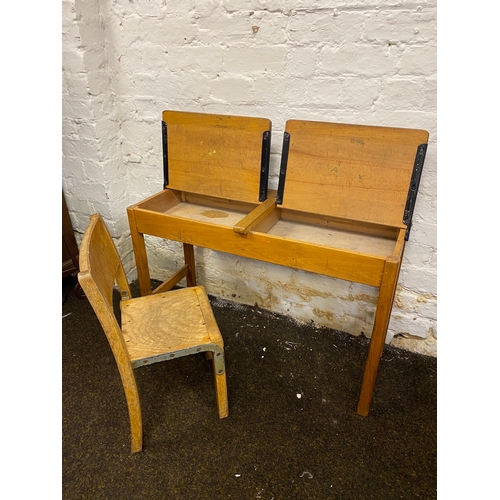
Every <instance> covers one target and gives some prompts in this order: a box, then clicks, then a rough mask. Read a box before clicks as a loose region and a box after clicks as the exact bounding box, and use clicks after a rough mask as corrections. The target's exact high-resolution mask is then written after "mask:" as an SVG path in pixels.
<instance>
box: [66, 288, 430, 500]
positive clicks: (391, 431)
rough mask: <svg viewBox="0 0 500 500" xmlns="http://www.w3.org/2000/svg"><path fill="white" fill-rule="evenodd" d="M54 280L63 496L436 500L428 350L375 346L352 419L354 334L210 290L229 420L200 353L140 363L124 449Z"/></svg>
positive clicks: (94, 327)
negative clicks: (139, 427) (368, 390)
mask: <svg viewBox="0 0 500 500" xmlns="http://www.w3.org/2000/svg"><path fill="white" fill-rule="evenodd" d="M65 286H66V288H65V291H66V295H67V300H66V301H65V302H64V304H63V307H62V334H63V338H62V351H63V363H62V367H63V373H62V377H63V378H62V380H63V415H62V418H63V425H62V431H63V443H62V456H63V462H62V473H63V476H62V493H63V498H64V499H65V500H70V499H80V498H81V499H87V498H88V499H103V500H104V499H120V500H132V499H148V500H150V499H151V500H155V499H187V500H189V499H193V500H202V499H211V500H212V499H213V500H215V499H223V500H224V499H236V500H246V499H268V500H271V499H274V500H281V499H282V500H288V499H301V500H302V499H324V498H325V499H326V498H332V499H342V500H344V499H353V500H365V499H376V500H379V499H383V500H389V499H401V498H403V499H413V498H423V499H432V498H437V494H436V488H437V479H436V474H437V472H436V468H437V459H436V447H437V436H436V435H437V396H436V394H437V387H436V386H437V384H436V377H437V374H436V368H437V360H436V359H435V358H432V357H427V356H423V355H419V354H413V353H409V352H406V351H403V350H400V349H396V348H392V347H390V346H388V347H386V349H385V351H384V354H383V356H382V360H381V363H380V370H379V376H378V379H377V384H376V387H375V393H374V397H373V402H372V407H371V412H370V415H369V416H368V417H367V418H363V417H360V416H358V415H357V414H356V406H357V398H358V392H359V389H360V386H361V378H362V373H363V370H364V362H365V359H366V355H367V350H368V340H367V339H365V338H361V337H353V336H351V335H348V334H346V333H343V332H338V331H335V330H330V329H325V328H316V327H315V326H314V325H313V324H309V325H299V324H297V323H296V322H295V321H293V320H291V319H289V318H286V317H283V316H279V315H276V314H272V313H269V312H267V311H264V310H262V309H259V308H257V307H249V306H242V305H239V304H235V303H232V302H227V301H222V300H217V299H213V298H211V300H212V307H213V310H214V314H215V316H216V319H217V321H218V323H219V328H220V330H221V332H222V335H223V337H224V341H225V349H226V368H227V377H228V395H229V417H228V418H226V419H223V420H219V419H218V418H217V409H216V402H215V393H214V385H213V375H212V368H211V364H210V362H209V361H207V360H206V359H205V357H204V356H203V355H194V356H188V357H184V358H178V359H174V360H171V361H167V362H164V363H158V364H155V365H151V366H148V367H143V368H140V369H138V370H137V371H136V377H137V383H138V385H139V392H140V395H141V403H142V412H143V420H144V451H143V452H142V453H137V454H134V455H131V454H130V439H129V421H128V413H127V407H126V403H125V397H124V394H123V389H122V386H121V382H120V378H119V375H118V371H117V368H116V365H115V363H114V359H113V356H112V354H111V350H110V348H109V345H108V344H107V341H106V337H105V335H104V333H103V331H102V329H101V327H100V324H99V322H98V320H97V318H96V316H95V315H94V313H93V310H92V308H91V307H90V304H89V303H88V302H87V300H86V299H79V298H77V297H76V296H75V294H74V292H73V290H72V284H71V283H67V282H66V285H65ZM132 289H133V293H134V296H137V295H138V291H137V287H136V286H133V288H132ZM117 299H118V297H116V300H117Z"/></svg>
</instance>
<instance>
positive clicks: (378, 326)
mask: <svg viewBox="0 0 500 500" xmlns="http://www.w3.org/2000/svg"><path fill="white" fill-rule="evenodd" d="M400 264H401V261H400V259H396V258H393V259H387V261H386V263H385V267H384V274H383V277H382V283H381V285H380V292H379V298H378V303H377V311H376V313H375V321H374V324H373V333H372V338H371V340H370V347H369V350H368V357H367V360H366V367H365V373H364V375H363V383H362V385H361V393H360V396H359V402H358V410H357V413H358V415H361V416H363V417H366V416H368V413H369V411H370V405H371V401H372V396H373V389H374V387H375V379H376V378H377V372H378V366H379V363H380V358H381V356H382V352H383V350H384V346H385V338H386V336H387V328H388V327H389V320H390V318H391V311H392V304H393V302H394V295H395V293H396V285H397V282H398V276H399V269H400Z"/></svg>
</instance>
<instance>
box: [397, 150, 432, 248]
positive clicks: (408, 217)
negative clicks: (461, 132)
mask: <svg viewBox="0 0 500 500" xmlns="http://www.w3.org/2000/svg"><path fill="white" fill-rule="evenodd" d="M426 151H427V144H420V146H418V148H417V154H416V155H415V164H414V165H413V173H412V176H411V182H410V188H409V189H408V197H407V199H406V206H405V211H404V215H403V223H404V224H406V235H405V240H406V241H408V238H409V237H410V230H411V225H412V218H413V210H414V209H415V202H416V200H417V193H418V186H419V184H420V177H421V176H422V168H423V166H424V159H425V153H426Z"/></svg>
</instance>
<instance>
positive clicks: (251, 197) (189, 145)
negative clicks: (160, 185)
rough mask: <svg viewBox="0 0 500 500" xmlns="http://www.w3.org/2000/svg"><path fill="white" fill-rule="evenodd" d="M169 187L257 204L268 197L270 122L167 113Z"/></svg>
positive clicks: (165, 148)
mask: <svg viewBox="0 0 500 500" xmlns="http://www.w3.org/2000/svg"><path fill="white" fill-rule="evenodd" d="M162 120H163V123H162V125H163V168H164V187H165V188H167V187H168V188H170V189H175V190H179V191H185V192H188V193H196V194H202V195H206V196H214V197H218V198H225V199H230V200H237V201H244V202H250V203H257V202H259V201H264V200H265V199H266V198H267V183H268V175H269V157H270V144H271V121H270V120H268V119H266V118H255V117H243V116H230V115H215V114H208V113H191V112H183V111H168V110H167V111H163V114H162Z"/></svg>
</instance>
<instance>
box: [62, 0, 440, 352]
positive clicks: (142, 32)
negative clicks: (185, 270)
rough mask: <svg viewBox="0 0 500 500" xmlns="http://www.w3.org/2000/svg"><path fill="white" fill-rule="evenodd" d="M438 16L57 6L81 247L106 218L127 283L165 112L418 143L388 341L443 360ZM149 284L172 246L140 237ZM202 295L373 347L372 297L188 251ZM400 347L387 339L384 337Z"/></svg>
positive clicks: (387, 10)
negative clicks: (417, 131) (374, 131)
mask: <svg viewBox="0 0 500 500" xmlns="http://www.w3.org/2000/svg"><path fill="white" fill-rule="evenodd" d="M436 17H437V13H436V1H435V0H423V1H405V0H365V1H364V0H358V1H352V0H350V1H347V0H344V1H336V2H331V1H327V0H303V1H300V0H297V1H293V2H292V1H290V0H282V1H280V0H274V1H264V0H236V1H229V0H204V1H192V2H184V1H181V0H177V1H169V0H151V1H141V2H131V1H129V0H114V1H111V2H102V1H99V0H63V10H62V18H63V82H62V88H63V124H62V130H63V189H64V191H65V194H66V198H67V202H68V206H69V210H70V213H71V218H72V221H73V225H74V228H75V232H76V236H77V241H78V242H79V241H80V240H81V236H82V234H83V232H84V230H85V227H86V225H87V222H88V216H89V215H90V214H91V213H93V212H96V211H99V212H100V213H101V214H102V215H103V216H104V217H105V219H106V222H107V223H108V225H109V227H110V230H111V232H112V234H113V235H114V237H115V238H116V243H117V246H118V249H119V251H120V254H121V256H122V258H123V259H124V262H125V265H126V268H127V270H128V272H129V277H130V279H131V280H132V279H135V278H136V274H135V269H134V258H133V252H132V245H131V242H130V235H129V231H128V221H127V217H126V208H127V206H129V205H131V204H132V203H135V202H137V201H139V200H141V199H143V198H145V197H147V196H150V195H152V194H154V193H156V192H158V191H159V190H161V187H162V175H163V174H162V161H161V152H162V150H161V125H160V122H161V112H162V111H163V110H164V109H178V110H185V111H200V112H209V113H226V114H235V115H247V116H263V117H266V118H269V119H271V120H272V122H273V133H272V150H271V180H270V187H271V188H276V186H277V174H278V168H279V160H280V153H281V142H282V136H283V129H284V124H285V122H286V120H287V119H291V118H294V119H309V120H323V121H339V122H346V123H363V124H369V125H386V126H394V127H410V128H424V129H426V130H428V131H429V133H430V141H429V148H428V152H427V158H426V162H425V166H424V171H423V176H422V180H421V185H420V191H419V197H418V200H417V205H416V208H415V214H414V226H413V229H412V233H411V237H410V241H409V242H408V245H407V247H406V253H405V258H404V262H403V267H402V270H401V275H400V280H399V287H398V292H397V295H396V300H395V306H394V310H393V315H392V319H391V323H390V326H389V335H388V339H387V340H388V341H391V342H392V343H393V344H394V345H398V346H402V347H405V348H407V349H410V350H413V351H417V352H424V353H426V354H431V355H436V335H437V328H436V309H437V304H436V302H437V290H436V288H437V287H436V259H437V258H436V255H437V238H436V227H437V220H436V199H437V195H436V168H437V155H436V149H437V144H436ZM146 240H147V246H148V254H149V257H150V265H151V273H152V277H153V278H157V279H162V278H164V277H165V276H166V275H167V274H168V273H169V272H171V271H173V270H174V269H175V268H176V266H178V265H180V263H181V262H182V251H181V246H180V245H179V244H177V243H172V242H171V243H167V242H165V241H163V240H160V239H157V238H153V237H146ZM196 256H197V262H198V278H199V280H200V282H202V283H204V284H205V285H206V287H207V289H208V292H209V293H211V294H213V295H216V296H220V297H225V298H228V299H231V300H235V301H238V302H243V303H247V304H254V303H257V304H259V305H260V306H262V307H265V308H268V309H270V310H272V311H276V312H280V313H285V314H288V315H290V316H292V317H295V318H297V319H298V320H302V321H314V322H315V323H316V324H318V325H326V326H329V327H332V328H338V329H341V330H345V331H348V332H350V333H352V334H354V335H359V334H360V333H361V332H364V333H365V334H366V335H370V333H371V328H372V322H373V316H374V311H375V308H376V298H377V290H376V289H373V288H371V287H367V286H363V285H358V284H353V283H349V282H343V281H340V280H335V279H330V278H326V277H324V276H318V275H313V274H309V273H305V272H302V271H296V270H292V269H287V268H282V267H279V266H272V265H268V264H265V263H262V262H257V261H251V260H248V259H242V258H240V257H235V256H231V255H226V254H220V253H216V252H212V251H210V250H206V249H196ZM393 337H394V338H393Z"/></svg>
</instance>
